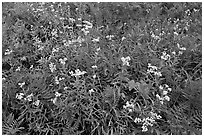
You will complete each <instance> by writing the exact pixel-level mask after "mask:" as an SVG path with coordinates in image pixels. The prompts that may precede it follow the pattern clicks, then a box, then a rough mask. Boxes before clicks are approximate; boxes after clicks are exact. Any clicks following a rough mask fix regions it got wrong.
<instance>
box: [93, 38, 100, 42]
mask: <svg viewBox="0 0 204 137" xmlns="http://www.w3.org/2000/svg"><path fill="white" fill-rule="evenodd" d="M99 39H100V38H99V37H98V38H96V39H93V40H92V41H93V42H99Z"/></svg>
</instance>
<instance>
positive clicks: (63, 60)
mask: <svg viewBox="0 0 204 137" xmlns="http://www.w3.org/2000/svg"><path fill="white" fill-rule="evenodd" d="M59 61H60V63H61V64H62V65H65V63H66V61H67V58H66V57H65V58H64V59H61V58H60V59H59Z"/></svg>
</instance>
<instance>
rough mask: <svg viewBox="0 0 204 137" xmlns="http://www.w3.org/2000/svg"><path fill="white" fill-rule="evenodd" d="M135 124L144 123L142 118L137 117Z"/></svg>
mask: <svg viewBox="0 0 204 137" xmlns="http://www.w3.org/2000/svg"><path fill="white" fill-rule="evenodd" d="M134 122H135V123H139V122H142V120H141V118H137V117H136V118H135V120H134Z"/></svg>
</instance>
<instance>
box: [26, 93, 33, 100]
mask: <svg viewBox="0 0 204 137" xmlns="http://www.w3.org/2000/svg"><path fill="white" fill-rule="evenodd" d="M32 96H33V93H31V94H30V95H28V96H27V97H26V98H25V100H28V101H32Z"/></svg>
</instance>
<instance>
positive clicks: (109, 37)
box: [106, 35, 114, 40]
mask: <svg viewBox="0 0 204 137" xmlns="http://www.w3.org/2000/svg"><path fill="white" fill-rule="evenodd" d="M106 38H107V39H109V40H111V39H112V38H114V35H107V36H106Z"/></svg>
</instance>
